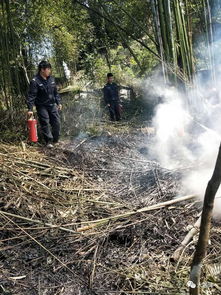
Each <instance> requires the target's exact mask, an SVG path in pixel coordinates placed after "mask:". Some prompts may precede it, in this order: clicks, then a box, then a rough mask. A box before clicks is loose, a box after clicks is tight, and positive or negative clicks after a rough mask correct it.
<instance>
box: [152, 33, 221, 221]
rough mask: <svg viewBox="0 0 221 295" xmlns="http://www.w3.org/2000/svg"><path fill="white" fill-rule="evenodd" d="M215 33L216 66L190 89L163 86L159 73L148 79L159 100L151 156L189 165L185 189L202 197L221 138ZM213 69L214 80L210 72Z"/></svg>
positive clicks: (218, 206) (220, 69)
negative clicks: (181, 89) (157, 76)
mask: <svg viewBox="0 0 221 295" xmlns="http://www.w3.org/2000/svg"><path fill="white" fill-rule="evenodd" d="M214 36H215V37H216V40H214V43H213V44H211V47H212V51H213V54H214V61H215V63H214V64H215V65H216V68H215V69H207V70H201V71H199V72H198V74H197V75H196V78H195V81H194V83H193V86H192V87H190V89H189V90H188V91H187V92H185V91H180V90H178V89H176V88H175V87H172V86H160V85H165V84H164V83H159V80H160V79H159V78H158V79H156V77H152V78H150V79H149V80H148V81H146V88H148V89H151V90H150V91H149V95H150V96H154V97H155V99H157V100H158V101H159V104H158V105H157V106H156V108H155V116H154V119H153V125H154V127H155V130H156V133H155V137H154V140H153V146H152V147H151V148H150V150H151V156H152V157H154V158H155V159H157V160H158V161H159V162H160V164H161V165H162V166H163V167H165V168H168V169H180V168H181V169H183V168H186V169H184V171H185V173H183V174H184V175H183V179H182V187H183V190H182V193H187V194H189V193H190V194H198V195H199V196H200V198H201V199H203V197H204V194H205V189H206V186H207V183H208V181H209V180H210V178H211V176H212V173H213V169H214V166H215V161H216V158H217V154H218V149H219V145H220V142H221V83H219V82H218V81H220V79H221V63H220V60H219V59H220V57H219V55H220V54H218V52H217V50H219V48H220V46H218V45H217V44H219V45H220V43H221V42H220V41H221V38H220V36H221V34H220V33H219V34H218V33H216V34H215V35H214ZM218 37H219V38H220V39H218ZM216 57H219V58H217V59H216ZM213 70H214V71H215V73H216V77H215V78H216V79H215V81H214V79H212V75H211V72H212V71H213ZM154 81H158V83H157V84H156V83H154ZM150 92H151V93H150ZM220 197H221V189H220V190H219V191H218V193H217V197H216V202H215V208H214V211H215V213H214V214H215V215H217V213H218V212H220V210H221V198H220Z"/></svg>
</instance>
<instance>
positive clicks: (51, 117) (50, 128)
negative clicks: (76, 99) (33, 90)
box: [36, 104, 60, 143]
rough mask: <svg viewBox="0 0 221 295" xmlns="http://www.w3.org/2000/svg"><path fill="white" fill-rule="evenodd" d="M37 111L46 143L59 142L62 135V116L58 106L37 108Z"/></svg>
mask: <svg viewBox="0 0 221 295" xmlns="http://www.w3.org/2000/svg"><path fill="white" fill-rule="evenodd" d="M36 109H37V114H38V119H39V123H40V126H41V131H42V135H43V137H44V140H45V142H46V143H48V142H52V141H53V142H57V141H58V139H59V135H60V116H59V113H58V108H57V105H56V104H53V105H49V106H36Z"/></svg>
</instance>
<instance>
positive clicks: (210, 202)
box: [190, 145, 221, 295]
mask: <svg viewBox="0 0 221 295" xmlns="http://www.w3.org/2000/svg"><path fill="white" fill-rule="evenodd" d="M220 183H221V145H220V147H219V152H218V156H217V160H216V165H215V169H214V171H213V175H212V177H211V179H210V181H209V183H208V185H207V188H206V192H205V197H204V203H203V212H202V219H201V225H200V234H199V239H198V242H197V246H196V251H195V254H194V257H193V262H192V266H191V273H190V295H199V294H200V293H199V292H200V275H201V268H202V262H203V259H204V257H205V255H206V248H207V245H208V240H209V234H210V227H211V219H212V212H213V206H214V199H215V196H216V192H217V190H218V188H219V186H220Z"/></svg>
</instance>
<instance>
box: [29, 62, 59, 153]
mask: <svg viewBox="0 0 221 295" xmlns="http://www.w3.org/2000/svg"><path fill="white" fill-rule="evenodd" d="M50 74H51V64H50V63H49V62H47V61H42V62H40V64H39V65H38V74H37V75H36V76H35V77H34V78H33V79H32V80H31V82H30V86H29V91H28V96H27V105H28V116H33V106H34V105H35V106H36V110H37V114H38V119H39V123H40V126H41V131H42V135H43V137H44V139H45V142H46V145H47V147H49V148H52V147H53V145H52V144H53V143H57V142H58V140H59V135H60V116H59V110H61V108H62V106H61V100H60V96H59V94H58V92H57V87H56V84H55V81H54V78H53V77H51V76H50Z"/></svg>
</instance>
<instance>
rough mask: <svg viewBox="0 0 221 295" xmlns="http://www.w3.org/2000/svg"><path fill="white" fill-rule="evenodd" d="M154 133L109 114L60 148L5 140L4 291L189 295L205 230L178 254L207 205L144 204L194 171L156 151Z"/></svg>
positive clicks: (214, 262)
mask: <svg viewBox="0 0 221 295" xmlns="http://www.w3.org/2000/svg"><path fill="white" fill-rule="evenodd" d="M87 130H88V129H87ZM152 133H153V129H152V128H151V126H150V124H149V122H148V121H146V122H142V126H141V125H139V124H137V123H136V122H133V124H131V123H130V124H129V123H127V122H126V121H123V122H120V123H113V124H112V123H109V122H108V123H107V122H103V123H99V126H98V127H96V128H95V127H94V126H93V132H92V131H91V129H90V132H85V131H84V132H82V133H78V134H77V136H76V137H74V138H72V139H71V140H63V141H62V143H61V144H60V146H59V147H57V148H55V149H53V150H46V149H45V148H44V147H32V146H29V145H27V144H24V143H23V144H19V145H17V146H15V145H14V146H13V145H6V144H0V163H1V166H0V167H1V168H0V171H1V174H0V183H1V184H0V196H1V201H0V210H1V211H0V224H1V233H0V294H8V295H9V294H13V295H14V294H16V295H40V294H41V295H78V294H85V295H86V294H102V295H112V294H118V295H125V294H171V295H172V294H177V295H178V294H188V287H187V282H188V276H189V270H190V264H191V259H192V255H193V253H194V249H195V243H196V241H197V237H195V238H194V239H193V241H191V242H190V243H189V244H188V246H187V247H186V248H185V249H184V251H183V253H182V255H181V256H180V259H179V260H178V261H173V260H172V259H171V257H172V255H173V253H174V251H175V250H176V249H177V248H178V247H179V245H180V243H181V242H182V240H183V238H184V237H185V235H186V234H187V233H188V231H189V230H190V228H191V226H192V225H193V224H194V223H195V221H196V220H197V218H198V214H199V212H200V209H201V204H200V202H198V201H197V199H190V200H187V201H183V202H178V203H176V204H173V205H168V206H166V207H162V208H159V209H155V210H151V211H148V210H143V211H142V210H140V211H138V210H139V209H142V208H146V207H149V206H151V205H154V204H159V203H162V202H165V201H169V200H172V199H174V198H176V197H178V196H183V193H184V192H183V191H182V188H181V186H180V179H181V177H182V175H183V173H188V171H187V170H182V169H180V170H168V169H166V168H163V167H161V166H160V165H159V163H157V162H156V161H155V160H154V159H153V158H150V156H149V155H150V150H149V149H150V146H151V145H150V143H151V141H152ZM151 154H152V153H151ZM193 193H194V192H193ZM6 213H7V214H6ZM220 242H221V241H220V229H219V223H218V222H215V221H214V222H213V229H212V235H211V244H210V245H209V248H208V252H207V256H206V258H205V261H204V263H205V266H204V267H203V283H202V290H201V291H202V294H220V293H219V292H220V290H219V286H220V277H219V276H220V269H221V267H220V264H219V260H220V258H219V257H220V256H221V250H220Z"/></svg>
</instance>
